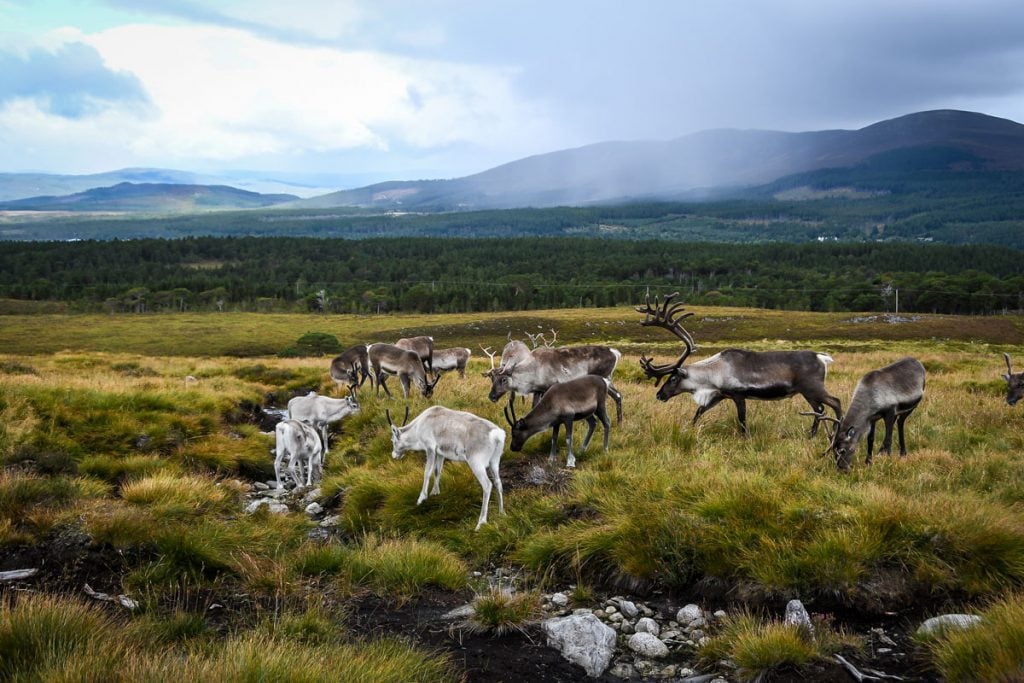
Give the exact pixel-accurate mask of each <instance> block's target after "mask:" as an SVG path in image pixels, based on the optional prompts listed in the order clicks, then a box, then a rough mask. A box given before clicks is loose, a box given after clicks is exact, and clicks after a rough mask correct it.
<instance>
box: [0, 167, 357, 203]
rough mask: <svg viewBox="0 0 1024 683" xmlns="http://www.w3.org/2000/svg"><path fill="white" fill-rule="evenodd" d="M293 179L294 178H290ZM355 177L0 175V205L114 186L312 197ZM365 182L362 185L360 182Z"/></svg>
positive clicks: (147, 171)
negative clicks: (149, 185) (214, 188)
mask: <svg viewBox="0 0 1024 683" xmlns="http://www.w3.org/2000/svg"><path fill="white" fill-rule="evenodd" d="M293 176H295V177H293ZM353 178H358V176H344V175H338V174H331V175H330V176H327V175H325V174H290V173H265V172H259V171H225V172H223V173H220V174H216V175H210V174H201V173H192V172H190V171H178V170H174V169H165V168H122V169H119V170H117V171H108V172H106V173H94V174H87V175H58V174H53V173H0V202H4V201H10V200H12V199H27V198H30V197H41V196H48V197H49V196H61V195H66V194H74V193H78V192H85V191H86V190H91V189H93V188H97V187H109V186H111V185H117V184H118V183H169V184H176V185H229V186H231V187H237V188H239V189H242V190H249V191H250V192H260V193H271V194H293V195H297V196H299V197H312V196H316V195H322V194H324V193H325V192H329V191H330V189H331V188H332V187H334V188H337V187H352V186H354V185H355V184H356V183H355V182H351V181H352V179H353ZM364 182H365V181H364Z"/></svg>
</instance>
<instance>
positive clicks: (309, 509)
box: [306, 503, 324, 517]
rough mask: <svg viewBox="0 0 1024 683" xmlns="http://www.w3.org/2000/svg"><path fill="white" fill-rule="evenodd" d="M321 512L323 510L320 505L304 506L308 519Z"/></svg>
mask: <svg viewBox="0 0 1024 683" xmlns="http://www.w3.org/2000/svg"><path fill="white" fill-rule="evenodd" d="M323 511H324V509H323V507H322V506H321V505H320V503H310V504H309V505H307V506H306V514H307V515H309V516H310V517H316V516H317V515H319V514H320V513H321V512H323Z"/></svg>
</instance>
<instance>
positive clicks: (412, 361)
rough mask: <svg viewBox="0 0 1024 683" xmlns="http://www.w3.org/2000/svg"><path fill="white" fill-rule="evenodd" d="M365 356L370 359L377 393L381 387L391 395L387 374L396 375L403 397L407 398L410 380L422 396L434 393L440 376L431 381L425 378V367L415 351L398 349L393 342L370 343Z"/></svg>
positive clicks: (425, 396) (426, 396)
mask: <svg viewBox="0 0 1024 683" xmlns="http://www.w3.org/2000/svg"><path fill="white" fill-rule="evenodd" d="M367 356H368V357H369V360H370V367H371V368H372V372H373V376H374V378H375V379H376V380H377V395H378V396H379V395H380V390H381V387H383V388H384V392H385V393H386V394H387V395H388V397H389V398H390V397H391V391H390V390H389V389H388V385H387V378H388V375H398V381H399V383H400V384H401V385H402V396H403V398H406V399H408V398H409V385H410V383H412V382H415V383H416V386H418V387H419V388H420V391H421V392H422V393H423V396H424V398H429V397H430V395H431V394H433V393H434V387H435V386H436V385H437V382H438V380H440V379H441V376H440V375H438V376H437V377H436V378H435V379H434V381H433V382H430V381H428V380H427V373H426V369H425V368H424V366H423V362H422V361H421V360H420V357H419V355H418V354H417V353H416V352H415V351H408V350H406V349H400V348H398V347H397V346H395V345H393V344H370V345H369V346H368V347H367Z"/></svg>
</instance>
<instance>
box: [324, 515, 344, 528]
mask: <svg viewBox="0 0 1024 683" xmlns="http://www.w3.org/2000/svg"><path fill="white" fill-rule="evenodd" d="M340 519H341V517H340V516H339V515H329V516H327V517H324V518H323V519H321V520H320V526H322V527H324V528H328V527H332V526H338V520H340Z"/></svg>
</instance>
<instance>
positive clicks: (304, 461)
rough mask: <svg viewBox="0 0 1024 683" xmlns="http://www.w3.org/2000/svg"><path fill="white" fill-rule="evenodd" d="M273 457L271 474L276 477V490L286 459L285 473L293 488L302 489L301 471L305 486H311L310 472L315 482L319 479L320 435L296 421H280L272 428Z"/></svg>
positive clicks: (321, 471)
mask: <svg viewBox="0 0 1024 683" xmlns="http://www.w3.org/2000/svg"><path fill="white" fill-rule="evenodd" d="M274 438H275V441H276V443H275V447H276V455H275V458H274V475H275V476H276V477H277V488H283V485H282V484H281V465H282V464H283V463H284V460H285V458H287V459H288V474H290V475H291V477H292V481H294V482H295V485H296V486H302V479H303V477H302V474H303V469H305V475H306V477H305V479H306V486H310V485H311V484H312V483H313V473H314V472H316V473H317V479H319V478H320V477H321V476H323V472H324V469H323V444H322V443H321V441H320V434H319V433H317V431H316V430H315V429H314V428H313V427H312V426H311V425H308V424H306V423H305V422H302V421H300V420H281V421H280V422H278V423H277V426H276V427H274Z"/></svg>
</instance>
